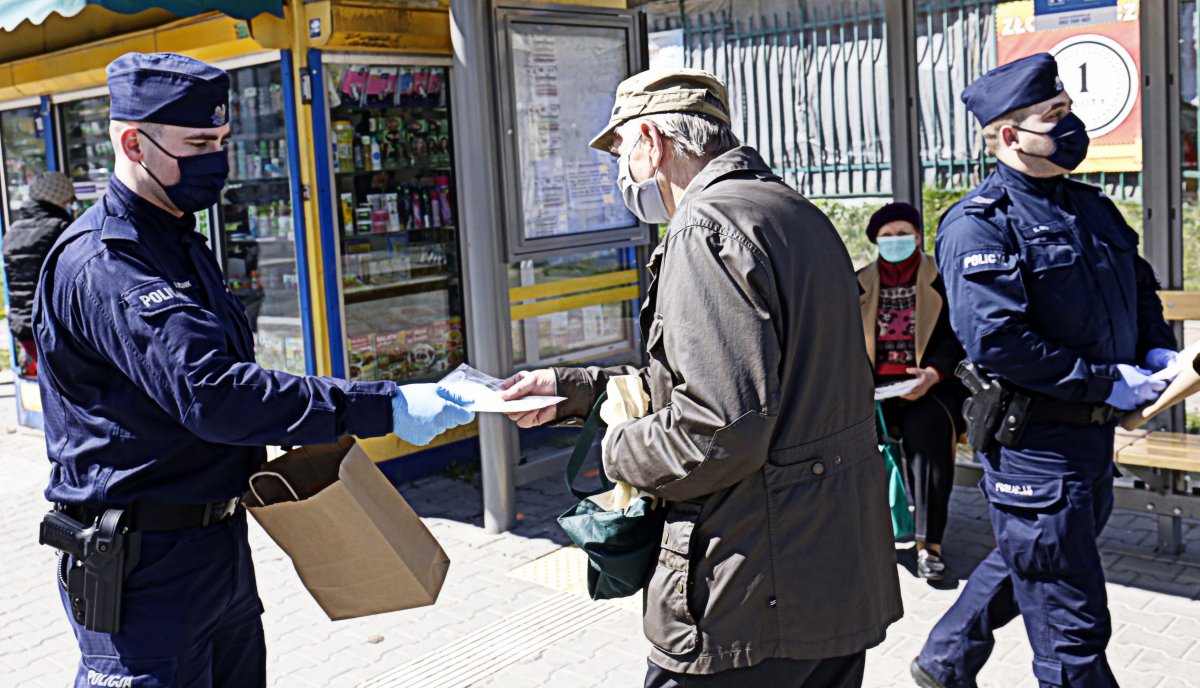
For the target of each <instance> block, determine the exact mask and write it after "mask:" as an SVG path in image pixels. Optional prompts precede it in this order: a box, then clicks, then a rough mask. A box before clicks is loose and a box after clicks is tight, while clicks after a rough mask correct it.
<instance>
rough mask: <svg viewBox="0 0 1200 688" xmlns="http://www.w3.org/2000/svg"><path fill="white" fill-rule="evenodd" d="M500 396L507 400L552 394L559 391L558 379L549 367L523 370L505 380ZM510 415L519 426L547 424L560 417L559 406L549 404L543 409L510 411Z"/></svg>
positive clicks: (527, 426) (531, 426)
mask: <svg viewBox="0 0 1200 688" xmlns="http://www.w3.org/2000/svg"><path fill="white" fill-rule="evenodd" d="M500 389H501V390H502V391H501V392H500V398H502V399H504V400H505V401H511V400H513V399H520V398H522V397H527V396H530V395H537V396H552V395H554V394H557V393H558V379H557V378H556V377H555V376H554V371H553V370H550V369H549V368H543V369H541V370H532V371H530V370H522V371H521V372H519V373H517V374H516V375H513V376H512V377H510V378H508V379H507V380H505V381H504V384H503V386H501V388H500ZM507 415H508V417H509V418H510V419H512V420H514V421H516V423H517V427H521V428H534V427H537V426H539V425H545V424H546V423H549V422H550V421H552V420H554V419H555V418H557V417H558V406H557V405H555V406H548V407H546V408H542V409H536V410H533V411H526V412H524V413H509V414H507Z"/></svg>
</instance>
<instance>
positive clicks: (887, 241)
mask: <svg viewBox="0 0 1200 688" xmlns="http://www.w3.org/2000/svg"><path fill="white" fill-rule="evenodd" d="M916 250H917V238H916V237H915V236H889V237H879V257H880V258H881V259H883V260H885V261H887V262H889V263H903V262H904V261H906V260H908V259H909V257H910V256H912V254H913V253H914V252H916Z"/></svg>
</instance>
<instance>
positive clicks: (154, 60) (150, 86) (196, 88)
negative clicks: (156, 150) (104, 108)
mask: <svg viewBox="0 0 1200 688" xmlns="http://www.w3.org/2000/svg"><path fill="white" fill-rule="evenodd" d="M108 92H109V94H110V96H111V97H112V109H111V111H110V114H109V117H110V118H111V119H114V120H119V121H123V122H153V123H155V124H171V125H174V126H177V127H189V128H193V129H212V128H214V127H219V126H222V125H224V124H226V123H228V122H229V74H228V73H227V72H225V71H224V70H221V69H217V68H216V67H213V66H212V65H209V64H205V63H203V62H201V61H199V60H196V59H192V58H190V57H186V56H184V55H176V54H175V53H126V54H124V55H122V56H121V57H118V58H117V59H115V60H113V61H112V62H111V63H110V64H109V65H108Z"/></svg>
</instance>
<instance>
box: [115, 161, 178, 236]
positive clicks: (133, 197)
mask: <svg viewBox="0 0 1200 688" xmlns="http://www.w3.org/2000/svg"><path fill="white" fill-rule="evenodd" d="M104 205H105V209H106V210H107V211H108V212H107V213H106V214H107V215H108V216H109V217H116V218H120V219H121V220H124V222H105V228H104V232H103V233H102V234H101V238H102V239H108V238H117V239H127V240H130V241H139V240H145V239H147V238H148V237H150V238H154V239H162V240H166V239H168V238H169V237H170V238H175V239H176V240H177V241H183V240H185V239H187V238H189V237H190V235H191V234H192V232H193V230H194V229H195V227H196V216H195V215H194V214H192V213H184V214H183V216H182V217H175V216H174V215H172V214H171V213H168V212H167V211H165V210H163V209H162V208H159V207H158V206H156V205H154V204H153V203H151V202H150V201H147V200H146V199H144V198H142V197H141V196H139V195H137V194H136V193H134V192H133V191H132V190H131V189H130V188H129V187H128V186H125V184H124V183H123V182H121V180H120V179H118V178H117V177H116V176H114V177H112V179H110V180H109V182H108V190H107V191H106V192H105V194H104Z"/></svg>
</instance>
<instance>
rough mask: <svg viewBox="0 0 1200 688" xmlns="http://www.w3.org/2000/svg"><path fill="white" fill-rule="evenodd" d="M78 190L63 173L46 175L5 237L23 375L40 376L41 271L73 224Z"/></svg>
mask: <svg viewBox="0 0 1200 688" xmlns="http://www.w3.org/2000/svg"><path fill="white" fill-rule="evenodd" d="M74 200H75V186H74V185H73V184H71V180H70V179H68V178H67V175H65V174H63V173H62V172H42V173H41V174H39V175H38V176H37V177H35V178H34V180H33V182H32V183H31V184H30V185H29V201H27V202H26V203H25V205H23V206H22V207H21V209H20V210H18V211H17V220H16V221H15V222H13V223H12V226H11V227H9V228H8V231H7V232H6V233H5V234H4V274H5V277H6V279H7V280H8V329H10V330H12V334H13V337H14V338H16V340H17V343H18V344H19V345H20V346H21V350H22V351H23V352H24V354H25V356H24V359H23V360H22V361H21V375H24V376H26V377H36V376H37V360H38V357H37V345H36V344H34V342H33V294H34V291H35V290H36V289H37V282H38V271H40V270H41V269H42V261H44V260H45V259H46V254H47V253H49V252H50V247H51V246H53V245H54V242H55V241H58V237H59V236H60V235H61V234H62V233H63V232H64V231H65V230H66V229H67V227H68V226H70V224H71V219H72V218H71V213H69V212H68V211H67V207H68V206H70V205H71V203H72V202H73V201H74Z"/></svg>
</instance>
